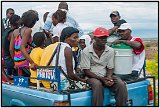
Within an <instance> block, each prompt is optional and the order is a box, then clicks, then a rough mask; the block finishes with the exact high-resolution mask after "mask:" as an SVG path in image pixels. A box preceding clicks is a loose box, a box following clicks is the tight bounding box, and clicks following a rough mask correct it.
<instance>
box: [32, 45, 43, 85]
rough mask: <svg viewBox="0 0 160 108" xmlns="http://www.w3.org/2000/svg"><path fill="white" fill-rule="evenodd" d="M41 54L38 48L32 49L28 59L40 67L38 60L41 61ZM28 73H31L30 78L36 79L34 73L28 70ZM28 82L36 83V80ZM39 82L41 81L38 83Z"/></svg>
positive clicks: (41, 51)
mask: <svg viewBox="0 0 160 108" xmlns="http://www.w3.org/2000/svg"><path fill="white" fill-rule="evenodd" d="M42 53H43V49H42V48H40V47H38V48H34V49H33V50H32V51H31V53H30V57H31V59H32V60H33V61H34V63H36V64H37V65H38V66H39V65H40V60H41V56H42ZM30 72H31V76H30V77H32V78H37V72H36V71H33V70H31V69H30ZM30 81H31V82H32V83H37V80H36V79H30ZM40 82H41V81H40Z"/></svg>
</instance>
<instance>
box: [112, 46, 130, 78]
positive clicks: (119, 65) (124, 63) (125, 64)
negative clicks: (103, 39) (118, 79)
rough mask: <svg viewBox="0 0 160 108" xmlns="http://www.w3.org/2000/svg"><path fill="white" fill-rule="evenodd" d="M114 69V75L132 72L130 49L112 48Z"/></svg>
mask: <svg viewBox="0 0 160 108" xmlns="http://www.w3.org/2000/svg"><path fill="white" fill-rule="evenodd" d="M114 50H115V68H114V73H115V74H120V75H126V74H131V72H132V59H133V58H132V49H131V48H128V49H123V48H120V49H118V48H114Z"/></svg>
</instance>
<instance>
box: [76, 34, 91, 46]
mask: <svg viewBox="0 0 160 108" xmlns="http://www.w3.org/2000/svg"><path fill="white" fill-rule="evenodd" d="M79 39H84V40H85V44H86V47H87V46H89V45H90V44H91V37H90V36H89V35H83V36H81V37H80V38H79Z"/></svg>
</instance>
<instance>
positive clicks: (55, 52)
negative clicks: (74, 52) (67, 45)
mask: <svg viewBox="0 0 160 108" xmlns="http://www.w3.org/2000/svg"><path fill="white" fill-rule="evenodd" d="M59 45H60V44H58V45H57V47H56V49H55V50H54V52H53V54H52V56H51V58H50V60H49V62H48V63H47V66H49V65H50V63H51V62H52V60H53V57H54V56H55V54H56V52H57V50H58V47H59Z"/></svg>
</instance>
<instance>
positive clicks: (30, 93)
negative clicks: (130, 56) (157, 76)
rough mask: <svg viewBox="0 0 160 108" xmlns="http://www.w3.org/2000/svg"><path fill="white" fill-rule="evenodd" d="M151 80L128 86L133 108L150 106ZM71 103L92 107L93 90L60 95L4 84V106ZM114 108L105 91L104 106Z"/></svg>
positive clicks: (68, 92)
mask: <svg viewBox="0 0 160 108" xmlns="http://www.w3.org/2000/svg"><path fill="white" fill-rule="evenodd" d="M149 84H150V82H149V80H142V81H138V82H133V83H130V84H127V88H128V95H129V100H130V104H131V106H146V105H148V85H149ZM65 100H66V101H67V100H69V101H70V105H71V106H92V104H91V101H92V90H91V89H87V90H72V91H66V92H62V93H58V92H56V91H52V90H46V89H43V88H41V89H40V90H37V89H36V88H33V87H29V88H25V87H19V86H14V85H11V84H5V83H3V84H2V106H53V105H54V102H55V101H65ZM110 105H111V106H112V105H113V106H114V105H115V99H114V94H113V93H111V92H110V91H109V90H108V89H107V88H105V90H104V106H110Z"/></svg>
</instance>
